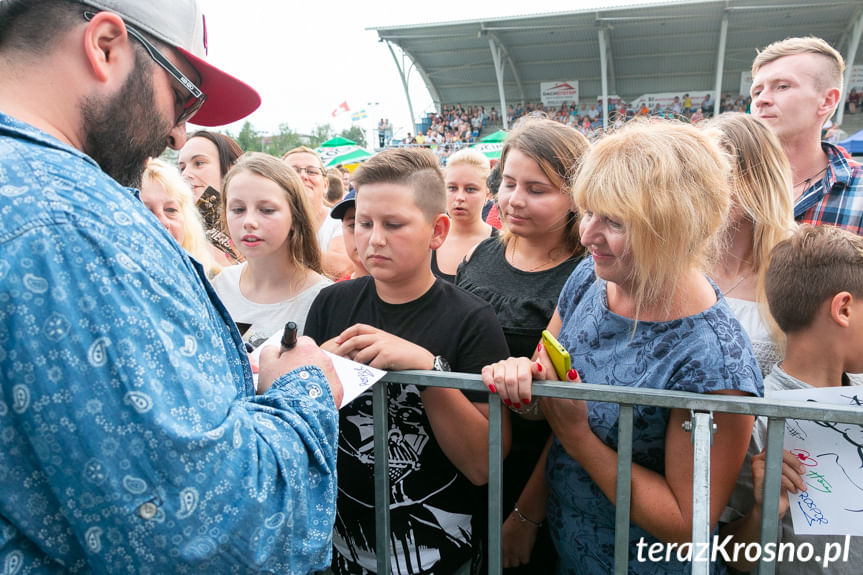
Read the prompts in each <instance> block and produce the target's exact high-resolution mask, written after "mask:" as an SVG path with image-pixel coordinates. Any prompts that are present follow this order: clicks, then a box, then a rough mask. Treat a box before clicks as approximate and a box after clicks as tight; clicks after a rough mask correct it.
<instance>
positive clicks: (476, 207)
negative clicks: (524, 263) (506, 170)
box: [431, 148, 497, 282]
mask: <svg viewBox="0 0 863 575" xmlns="http://www.w3.org/2000/svg"><path fill="white" fill-rule="evenodd" d="M490 171H491V168H490V167H489V162H488V158H486V157H485V156H484V155H483V154H482V153H481V152H478V151H476V150H471V149H469V148H467V149H463V150H460V151H458V152H456V153H455V154H453V155H452V156H450V158H449V160H447V163H446V171H445V173H444V183H445V185H446V208H447V214H448V215H449V217H450V220H451V222H452V225H451V227H450V230H449V233H448V234H447V237H446V240H444V242H443V244H441V246H440V247H439V248H437V249H436V250H432V257H431V269H432V273H434V275H435V276H437V277H439V278H441V279H444V280H446V281H449V282H454V281H455V273H456V271H457V270H458V266H459V264H460V263H461V262H462V260H463V259H464V256H465V254H467V253H468V252H469V251H470V250H471V249H472V248H473V247H474V246H475V245H476V244H478V243H479V242H481V241H482V240H484V239H486V238H488V237H489V236H496V235H497V230H496V229H495V228H493V227H492V226H490V225H488V224H487V223H485V222H484V221H483V219H482V210H483V206H484V205H485V200H486V198H488V196H489V192H488V188H487V187H486V178H488V174H489V172H490Z"/></svg>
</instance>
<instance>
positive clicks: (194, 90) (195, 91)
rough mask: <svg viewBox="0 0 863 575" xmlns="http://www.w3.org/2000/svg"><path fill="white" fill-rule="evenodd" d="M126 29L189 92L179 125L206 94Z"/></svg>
mask: <svg viewBox="0 0 863 575" xmlns="http://www.w3.org/2000/svg"><path fill="white" fill-rule="evenodd" d="M95 15H96V14H95V13H93V12H84V19H85V20H87V21H88V22H89V21H90V20H92V19H93V16H95ZM126 31H127V32H128V33H129V36H131V37H132V38H134V39H135V40H137V41H138V42H140V43H141V45H142V46H143V47H144V49H145V50H146V51H147V54H149V55H150V57H151V58H152V59H153V61H155V62H156V64H158V65H159V66H161V67H162V68H164V69H165V71H166V72H168V74H170V75H171V76H173V77H174V79H176V80H177V81H178V82H179V83H180V84H181V85H182V86H183V88H185V89H186V91H187V92H189V97H188V98H187V99H186V101H185V103H184V105H183V111H182V112H180V114H179V115H178V116H177V122H176V124H175V125H177V126H179V125H180V124H182V123H184V122H186V121H188V120H190V119H191V118H192V116H194V115H195V114H196V113H197V112H198V110H200V109H201V106H203V105H204V102H206V101H207V95H206V94H204V93H203V92H202V91H201V89H200V88H198V87H197V86H196V85H195V84H194V82H192V81H191V80H189V78H187V77H186V76H185V75H184V74H183V73H182V72H180V70H179V69H178V68H177V67H176V66H174V64H172V63H171V61H170V60H168V59H167V58H166V57H165V56H164V54H162V53H161V52H159V50H157V49H156V47H155V46H153V44H152V43H151V42H150V41H149V40H147V39H146V38H145V37H144V35H143V34H141V33H140V32H138V31H137V30H136V29H135V28H133V27H132V26H129V24H126Z"/></svg>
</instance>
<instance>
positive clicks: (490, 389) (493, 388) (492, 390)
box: [488, 384, 497, 393]
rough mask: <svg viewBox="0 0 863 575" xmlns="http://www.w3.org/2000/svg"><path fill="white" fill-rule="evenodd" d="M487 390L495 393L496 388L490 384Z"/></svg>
mask: <svg viewBox="0 0 863 575" xmlns="http://www.w3.org/2000/svg"><path fill="white" fill-rule="evenodd" d="M488 390H489V391H490V392H492V393H497V388H496V387H495V386H494V385H492V384H489V386H488Z"/></svg>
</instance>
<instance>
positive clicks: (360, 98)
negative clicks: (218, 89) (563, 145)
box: [199, 0, 638, 137]
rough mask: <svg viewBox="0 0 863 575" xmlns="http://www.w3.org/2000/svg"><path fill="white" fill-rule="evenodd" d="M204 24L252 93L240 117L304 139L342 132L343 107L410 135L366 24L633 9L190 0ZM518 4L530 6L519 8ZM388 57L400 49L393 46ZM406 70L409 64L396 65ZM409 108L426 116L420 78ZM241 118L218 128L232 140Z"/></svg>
mask: <svg viewBox="0 0 863 575" xmlns="http://www.w3.org/2000/svg"><path fill="white" fill-rule="evenodd" d="M199 2H200V3H201V5H202V7H203V10H204V14H205V16H206V21H207V31H208V39H209V56H208V60H209V61H210V62H211V63H213V64H215V65H216V66H218V67H220V68H222V69H223V70H225V71H226V72H228V73H230V74H232V75H234V76H236V77H238V78H240V79H241V80H243V81H244V82H246V83H247V84H250V85H251V86H252V87H253V88H255V89H256V90H257V91H258V92H259V93H260V94H261V98H262V104H261V107H260V108H259V109H258V110H257V111H256V112H255V113H253V114H252V115H251V116H249V117H248V118H247V119H248V120H249V121H250V122H251V123H252V125H253V126H254V127H255V129H257V130H258V131H261V132H265V133H274V132H277V131H278V129H279V125H280V124H282V123H287V124H288V126H289V127H290V128H291V129H292V130H293V131H295V132H300V133H310V132H311V130H312V129H313V128H314V127H315V126H317V125H322V124H327V123H329V124H330V125H331V126H332V127H333V129H334V130H335V131H336V132H340V131H342V130H343V129H347V128H350V127H351V114H350V113H345V114H341V115H339V116H336V117H333V116H332V112H333V110H335V109H336V108H337V107H338V106H339V104H341V103H342V102H347V105H348V107H349V108H350V110H351V112H354V111H359V110H362V109H365V110H366V112H367V114H368V119H367V120H364V121H362V122H361V124H360V125H361V126H362V127H363V128H364V129H366V130H370V129H373V128H374V126H377V122H378V120H379V119H380V118H382V117H386V118H388V119H389V120H390V123H391V124H392V125H393V127H394V135H395V136H396V137H399V136H403V135H404V134H405V133H406V132H412V131H413V128H412V126H411V121H410V113H409V111H408V106H407V100H406V99H405V95H404V89H403V87H402V83H401V79H400V77H399V74H398V69H397V68H396V65H395V62H394V61H393V57H392V55H391V54H390V52H389V50H388V48H387V46H386V44H384V43H382V42H379V41H378V36H377V33H376V32H375V31H373V30H367V29H366V28H370V27H375V26H392V25H398V24H402V25H406V24H420V23H427V22H450V21H457V20H474V19H479V18H483V17H503V16H513V15H519V14H527V13H534V14H535V13H547V12H566V11H574V10H581V9H587V8H596V7H608V6H611V5H615V6H619V5H624V4H637V3H638V2H635V1H633V0H541V1H540V2H538V3H535V4H534V3H532V2H528V1H525V0H521V1H513V0H498V1H494V2H492V1H489V0H431V1H429V0H419V1H417V0H396V1H393V0H382V1H374V0H372V1H369V0H365V1H354V2H346V1H344V0H326V1H321V0H310V1H309V0H301V1H299V2H298V1H297V0H247V1H245V2H236V1H229V0H199ZM525 6H531V7H532V9H531V10H527V9H526V8H525ZM395 51H396V55H397V56H398V57H399V58H400V61H401V53H400V51H399V50H398V49H397V48H396V49H395ZM404 65H405V66H406V67H410V60H406V63H405V64H404ZM409 82H410V83H409V85H410V90H411V98H412V100H413V107H414V112H415V113H416V114H417V115H418V116H419V115H422V114H424V113H425V112H429V111H432V109H433V106H432V101H431V97H430V96H429V94H428V91H427V90H426V89H425V87H424V84H423V82H422V79H421V78H420V75H419V73H417V72H416V71H415V70H414V71H413V72H411V73H410V75H409ZM241 127H242V122H239V123H236V124H233V125H230V126H226V127H224V128H223V129H227V130H230V131H231V133H233V134H234V135H236V134H237V133H238V132H239V131H240V128H241Z"/></svg>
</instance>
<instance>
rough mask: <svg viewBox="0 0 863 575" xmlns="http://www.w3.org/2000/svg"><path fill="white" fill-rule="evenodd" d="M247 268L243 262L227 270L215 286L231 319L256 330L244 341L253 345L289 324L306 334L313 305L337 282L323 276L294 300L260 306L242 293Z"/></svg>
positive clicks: (221, 274)
mask: <svg viewBox="0 0 863 575" xmlns="http://www.w3.org/2000/svg"><path fill="white" fill-rule="evenodd" d="M246 265H247V264H246V263H245V262H243V263H242V264H240V265H236V266H228V267H226V268H223V269H222V272H221V273H220V274H219V275H217V276H216V278H215V279H214V280H213V287H214V288H215V289H216V293H218V294H219V297H220V298H221V299H222V302H223V303H224V304H225V307H226V308H228V313H230V314H231V319H233V320H234V321H235V322H237V323H249V324H252V327H250V328H249V329H248V331H246V333H245V334H244V335H243V339H244V340H246V341H249V342H252V343H254V342H256V341H257V340H258V339H261V338H263V339H267V338H268V337H270V336H271V335H273V334H274V333H276V332H277V331H278V330H280V329H283V328H284V327H285V324H286V323H287V322H289V321H292V322H295V323H296V324H297V333H298V334H301V335H302V333H303V330H304V329H305V326H306V316H307V315H308V314H309V308H310V307H311V306H312V302H313V301H314V300H315V297H317V295H318V292H319V291H321V290H322V289H323V288H325V287H327V286H328V285H330V284H331V283H333V282H331V281H330V280H328V279H326V278H324V277H322V278H321V279H320V280H319V281H317V282H315V283H314V284H313V285H312V286H310V287H308V288H306V289H305V290H304V291H302V292H301V293H299V294H298V295H296V296H294V297H292V298H291V299H286V300H284V301H280V302H278V303H256V302H253V301H251V300H248V299H246V297H245V296H243V294H242V293H241V292H240V275H241V274H242V273H243V269H244V268H245V267H246Z"/></svg>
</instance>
